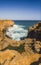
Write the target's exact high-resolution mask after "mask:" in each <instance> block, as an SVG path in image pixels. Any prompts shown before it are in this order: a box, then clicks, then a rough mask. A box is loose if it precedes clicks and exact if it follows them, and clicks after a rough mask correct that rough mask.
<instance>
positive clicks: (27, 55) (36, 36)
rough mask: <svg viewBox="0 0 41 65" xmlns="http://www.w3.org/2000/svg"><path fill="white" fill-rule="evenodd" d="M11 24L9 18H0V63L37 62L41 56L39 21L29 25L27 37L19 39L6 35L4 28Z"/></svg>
mask: <svg viewBox="0 0 41 65" xmlns="http://www.w3.org/2000/svg"><path fill="white" fill-rule="evenodd" d="M13 25H14V22H13V21H11V20H0V65H31V63H33V62H37V61H38V60H39V58H41V21H40V22H39V23H37V24H35V25H34V26H33V27H30V28H29V29H28V31H29V32H28V36H27V38H25V39H24V40H21V41H16V40H12V39H11V38H9V37H8V36H7V35H6V29H7V28H8V27H10V26H13ZM40 63H41V62H40ZM40 65H41V64H40Z"/></svg>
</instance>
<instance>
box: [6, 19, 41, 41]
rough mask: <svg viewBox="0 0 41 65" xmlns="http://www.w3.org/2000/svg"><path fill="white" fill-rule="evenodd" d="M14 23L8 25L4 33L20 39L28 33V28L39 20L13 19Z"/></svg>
mask: <svg viewBox="0 0 41 65" xmlns="http://www.w3.org/2000/svg"><path fill="white" fill-rule="evenodd" d="M14 22H15V24H14V25H13V27H9V28H8V30H7V32H6V34H7V35H8V36H9V37H11V38H12V39H13V40H17V41H19V40H21V38H25V37H27V35H28V28H29V27H30V26H33V25H34V24H36V23H38V22H40V21H31V20H14Z"/></svg>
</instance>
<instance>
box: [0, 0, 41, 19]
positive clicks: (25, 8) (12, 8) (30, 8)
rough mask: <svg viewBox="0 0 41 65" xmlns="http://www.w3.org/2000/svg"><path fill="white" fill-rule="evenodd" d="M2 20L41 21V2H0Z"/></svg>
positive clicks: (9, 0) (8, 0) (11, 0)
mask: <svg viewBox="0 0 41 65" xmlns="http://www.w3.org/2000/svg"><path fill="white" fill-rule="evenodd" d="M0 19H13V20H41V0H0Z"/></svg>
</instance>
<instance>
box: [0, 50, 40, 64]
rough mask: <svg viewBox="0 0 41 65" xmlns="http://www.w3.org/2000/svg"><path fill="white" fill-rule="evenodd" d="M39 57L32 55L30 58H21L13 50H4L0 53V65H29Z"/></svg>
mask: <svg viewBox="0 0 41 65" xmlns="http://www.w3.org/2000/svg"><path fill="white" fill-rule="evenodd" d="M40 57H41V55H39V54H32V55H30V56H28V57H27V56H24V57H23V56H22V55H21V54H20V53H18V52H17V51H14V50H8V49H7V50H5V51H1V52H0V65H30V64H31V63H33V62H35V61H38V59H39V58H40Z"/></svg>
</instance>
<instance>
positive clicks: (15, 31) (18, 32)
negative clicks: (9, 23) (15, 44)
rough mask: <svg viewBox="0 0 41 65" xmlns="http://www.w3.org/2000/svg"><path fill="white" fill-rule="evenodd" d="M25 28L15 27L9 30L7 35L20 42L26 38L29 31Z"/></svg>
mask: <svg viewBox="0 0 41 65" xmlns="http://www.w3.org/2000/svg"><path fill="white" fill-rule="evenodd" d="M24 27H25V26H22V25H13V27H9V28H8V29H7V32H6V35H8V36H9V37H11V38H12V39H13V40H17V41H19V40H20V38H22V37H26V36H27V33H28V31H27V30H26V29H24Z"/></svg>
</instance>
